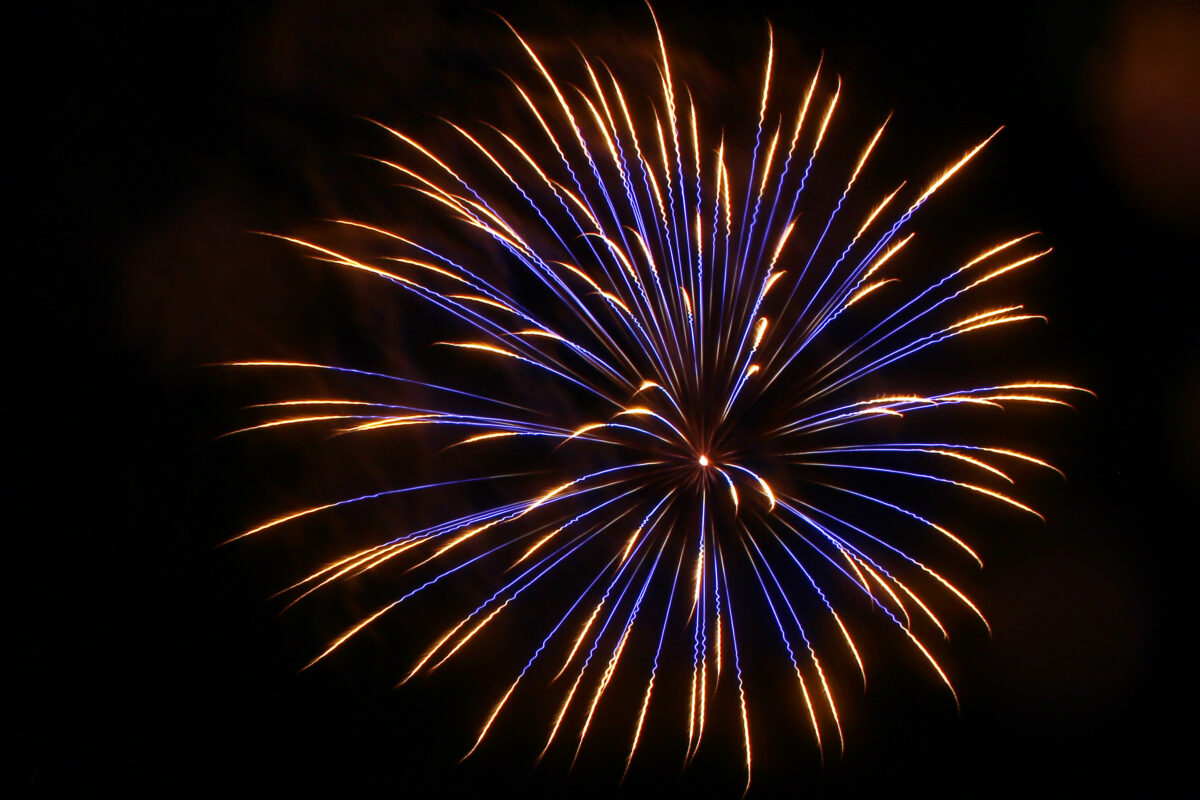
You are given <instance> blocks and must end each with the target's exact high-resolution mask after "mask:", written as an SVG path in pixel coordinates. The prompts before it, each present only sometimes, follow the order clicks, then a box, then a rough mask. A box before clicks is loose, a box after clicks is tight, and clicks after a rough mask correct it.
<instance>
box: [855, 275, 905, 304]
mask: <svg viewBox="0 0 1200 800" xmlns="http://www.w3.org/2000/svg"><path fill="white" fill-rule="evenodd" d="M897 280H899V279H898V278H885V279H884V280H880V281H875V282H874V283H872V284H870V285H869V286H864V287H863V288H861V289H859V290H858V291H857V292H855V293H854V294H853V295H852V296H851V297H850V299H849V300H847V301H846V305H844V306H843V308H849V307H850V306H852V305H854V304H855V303H857V302H858V301H859V300H862V299H863V298H864V297H866V296H867V295H869V294H870V293H871V292H873V291H875V290H876V289H878V288H879V287H881V286H884V285H886V284H889V283H895V282H896V281H897Z"/></svg>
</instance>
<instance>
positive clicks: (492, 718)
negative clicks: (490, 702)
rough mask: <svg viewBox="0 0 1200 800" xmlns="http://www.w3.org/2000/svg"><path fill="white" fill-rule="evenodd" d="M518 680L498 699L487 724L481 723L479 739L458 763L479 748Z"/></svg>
mask: <svg viewBox="0 0 1200 800" xmlns="http://www.w3.org/2000/svg"><path fill="white" fill-rule="evenodd" d="M520 680H521V679H520V678H518V679H517V680H515V681H513V682H512V686H509V687H508V691H507V692H505V693H504V696H503V697H501V698H500V702H498V703H496V706H495V708H493V709H492V713H491V714H490V715H488V718H487V722H485V723H483V727H482V728H481V729H480V731H479V738H477V739H476V740H475V744H473V745H471V749H470V750H468V751H467V752H466V755H464V756H463V757H462V758H461V759H459V761H460V762H461V761H466V760H467V759H468V758H469V757H470V756H471V754H472V753H474V752H475V751H476V750H477V749H478V748H479V745H480V744H482V743H483V739H484V737H486V736H487V734H488V730H489V729H490V728H491V727H492V723H493V722H495V721H496V717H498V716H499V715H500V709H502V708H504V704H505V703H507V702H508V698H509V697H511V696H512V693H513V690H514V689H516V688H517V684H518V683H519V682H520Z"/></svg>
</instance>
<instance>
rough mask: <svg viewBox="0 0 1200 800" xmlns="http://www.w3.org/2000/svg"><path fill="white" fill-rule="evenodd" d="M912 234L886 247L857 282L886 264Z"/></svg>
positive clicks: (907, 241)
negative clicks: (884, 251) (885, 250)
mask: <svg viewBox="0 0 1200 800" xmlns="http://www.w3.org/2000/svg"><path fill="white" fill-rule="evenodd" d="M914 235H915V234H911V233H910V234H909V235H908V236H905V237H904V238H903V239H901V240H900V241H899V242H898V243H897V244H894V245H892V246H891V247H890V248H888V250H887V252H886V253H884V254H883V255H882V256H880V257H879V258H877V259H876V260H875V263H874V264H872V265H871V268H870V269H869V270H867V272H866V274H864V275H863V276H862V279H861V280H860V281H859V283H862V281H865V280H866V279H867V278H869V277H871V275H872V274H874V273H875V271H876V270H878V269H879V268H880V267H882V266H883V265H884V264H886V263H887V262H888V259H890V258H891V257H892V256H894V255H896V253H899V252H900V249H901V248H902V247H904V245H906V244H908V243H909V242H910V241H912V238H913V236H914ZM846 305H849V303H847V304H846Z"/></svg>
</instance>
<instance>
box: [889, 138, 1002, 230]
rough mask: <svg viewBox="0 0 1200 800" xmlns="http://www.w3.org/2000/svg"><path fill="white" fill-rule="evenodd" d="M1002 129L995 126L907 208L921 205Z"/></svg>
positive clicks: (911, 208)
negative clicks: (992, 130)
mask: <svg viewBox="0 0 1200 800" xmlns="http://www.w3.org/2000/svg"><path fill="white" fill-rule="evenodd" d="M1002 130H1004V127H1003V126H1001V127H999V128H997V129H996V130H995V132H993V133H992V135H991V136H989V137H987V138H986V139H984V140H983V141H982V142H980V143H979V144H977V145H975V147H974V148H972V149H971V150H970V151H969V152H968V153H967V154H966V155H964V156H963V157H962V158H960V159H959V160H958V162H957V163H955V164H954V166H952V167H950V168H949V169H947V170H946V171H945V172H943V173H942V174H941V175H940V176H938V178H937V179H936V180H935V181H934V182H933V183H931V184H930V185H929V188H928V189H926V190H925V193H924V194H922V195H921V197H920V198H918V200H917V202H915V203H913V204H912V205H911V206H910V207H909V210H910V211H912V210H913V209H915V208H916V207H917V206H919V205H921V204H922V203H924V202H925V201H926V200H928V199H929V197H930V195H932V194H933V193H934V192H936V191H937V190H938V189H940V188H941V186H942V184H943V183H945V182H946V181H948V180H950V178H952V177H953V176H954V174H955V173H956V172H958V171H959V170H960V169H962V168H963V167H964V166H966V164H967V162H968V161H970V160H971V159H972V158H974V157H975V155H976V154H977V153H979V151H980V150H982V149H983V148H984V147H986V146H987V144H988V142H990V141H991V140H992V139H994V138H996V134H997V133H1000V131H1002Z"/></svg>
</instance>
